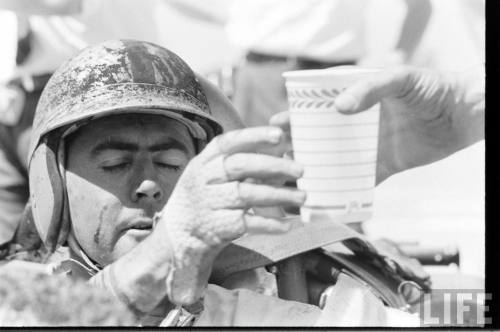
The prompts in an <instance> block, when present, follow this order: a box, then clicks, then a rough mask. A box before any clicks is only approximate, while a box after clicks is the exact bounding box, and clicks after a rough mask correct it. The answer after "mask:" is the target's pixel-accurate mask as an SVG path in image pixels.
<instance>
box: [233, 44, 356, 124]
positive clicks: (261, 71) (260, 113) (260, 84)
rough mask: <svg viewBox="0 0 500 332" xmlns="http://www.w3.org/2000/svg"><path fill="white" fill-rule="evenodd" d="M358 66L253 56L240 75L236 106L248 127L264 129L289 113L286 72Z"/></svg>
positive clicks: (270, 56) (235, 99)
mask: <svg viewBox="0 0 500 332" xmlns="http://www.w3.org/2000/svg"><path fill="white" fill-rule="evenodd" d="M355 63H356V62H355V61H342V62H322V61H316V60H312V59H305V58H286V57H280V56H272V55H267V54H261V53H256V52H249V53H248V54H247V56H246V60H245V62H244V63H243V64H242V65H241V67H239V68H238V71H237V76H236V83H235V85H236V87H235V92H234V97H233V103H234V105H235V107H236V109H237V110H238V112H239V113H240V115H241V117H242V118H243V122H244V123H245V125H247V126H249V127H255V126H264V125H267V124H268V121H269V119H270V118H271V117H272V116H273V115H274V114H276V113H279V112H282V111H286V110H287V109H288V103H287V99H286V89H285V80H284V79H283V77H282V76H281V75H282V74H283V73H284V72H285V71H289V70H305V69H323V68H328V67H335V66H343V65H354V64H355Z"/></svg>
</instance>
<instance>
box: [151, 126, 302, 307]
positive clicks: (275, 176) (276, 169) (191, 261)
mask: <svg viewBox="0 0 500 332" xmlns="http://www.w3.org/2000/svg"><path fill="white" fill-rule="evenodd" d="M284 142H285V139H284V134H283V132H282V130H281V129H279V128H276V127H257V128H248V129H242V130H236V131H232V132H228V133H226V134H224V135H221V136H218V137H216V138H215V139H214V140H213V141H212V142H211V143H210V144H208V145H207V147H206V148H205V149H204V150H203V151H202V152H201V153H200V154H199V155H198V156H196V157H195V158H193V159H192V160H191V162H190V163H189V164H188V166H187V167H186V169H185V171H184V173H183V174H182V176H181V177H180V179H179V181H178V183H177V185H176V187H175V189H174V191H173V193H172V195H171V197H170V199H169V201H168V202H167V205H166V206H165V208H164V209H163V211H162V212H161V214H160V217H159V218H158V219H157V220H158V222H157V224H156V226H155V230H154V232H155V233H157V232H160V233H159V234H160V235H162V236H163V239H164V241H165V243H166V245H167V246H168V247H169V249H168V250H171V252H172V253H173V254H172V256H173V257H172V258H171V259H172V260H171V266H170V268H169V272H168V276H167V280H166V283H167V294H168V296H169V299H170V301H171V302H173V303H175V304H182V305H187V304H192V303H194V302H195V301H196V300H198V299H199V298H200V297H201V296H202V294H203V291H204V289H205V287H206V285H207V281H208V278H209V276H210V272H211V268H212V263H213V261H214V259H215V258H216V256H217V255H218V253H219V252H220V251H221V250H222V249H223V248H224V247H225V246H226V245H227V244H229V243H230V242H231V241H232V240H234V239H236V238H238V237H240V236H242V235H243V234H245V233H247V232H248V233H281V232H286V231H288V230H289V229H290V226H291V225H290V224H288V223H286V221H285V220H284V219H280V218H278V217H276V218H272V217H263V216H259V215H255V214H252V213H251V212H249V211H248V210H249V209H251V208H252V207H271V206H299V205H301V204H303V202H304V200H305V193H304V192H302V191H299V190H297V189H291V188H284V187H280V186H278V185H276V184H277V183H280V182H281V183H282V182H283V180H295V179H297V178H299V177H300V176H302V173H303V168H302V166H300V165H298V164H297V163H295V162H294V161H291V160H286V159H283V158H279V157H275V156H271V155H267V154H259V153H257V152H259V151H261V152H262V151H268V152H267V153H269V154H279V153H277V150H279V149H282V150H283V151H282V152H281V154H283V152H284V151H285V145H284ZM270 151H272V152H270ZM248 180H250V181H248Z"/></svg>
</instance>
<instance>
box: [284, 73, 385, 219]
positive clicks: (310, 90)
mask: <svg viewBox="0 0 500 332" xmlns="http://www.w3.org/2000/svg"><path fill="white" fill-rule="evenodd" d="M378 72H379V70H377V69H367V68H360V67H356V66H343V67H335V68H331V69H322V70H299V71H290V72H286V73H284V74H283V76H284V77H285V79H286V88H287V92H288V103H289V109H290V123H291V135H292V144H293V150H294V159H295V160H296V161H297V162H299V163H300V164H302V165H303V166H304V168H305V172H304V176H303V177H302V178H301V179H299V180H298V181H297V186H298V188H299V189H301V190H304V191H306V193H307V199H306V202H305V203H304V205H303V206H302V207H301V209H300V213H301V216H302V220H303V221H304V222H310V221H314V220H320V219H324V218H327V219H334V220H337V221H340V222H344V223H354V222H363V221H366V220H368V219H370V218H371V217H372V211H373V199H374V188H375V171H376V165H377V143H378V128H379V106H378V105H376V106H374V107H372V108H371V109H369V110H367V111H365V112H361V113H358V114H352V115H345V114H341V113H339V112H338V111H337V110H336V109H335V107H334V106H333V104H334V101H335V98H336V97H337V95H338V94H339V93H340V92H341V91H343V90H344V89H346V88H347V87H349V86H351V85H352V84H354V83H356V82H359V81H362V80H365V79H367V78H369V77H371V76H373V75H376V74H377V73H378Z"/></svg>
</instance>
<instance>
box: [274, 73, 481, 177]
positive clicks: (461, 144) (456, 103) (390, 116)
mask: <svg viewBox="0 0 500 332" xmlns="http://www.w3.org/2000/svg"><path fill="white" fill-rule="evenodd" d="M378 102H380V103H381V104H380V105H381V109H380V128H379V144H378V159H377V160H378V162H377V183H380V182H382V181H383V180H385V179H386V178H388V177H389V176H391V175H392V174H395V173H398V172H401V171H404V170H406V169H409V168H413V167H417V166H421V165H425V164H428V163H432V162H434V161H437V160H440V159H442V158H444V157H447V156H448V155H450V154H452V153H454V152H456V151H458V150H460V149H463V148H465V147H467V146H469V145H471V144H473V143H475V142H477V141H479V140H480V139H482V138H484V68H482V67H481V68H477V69H475V70H473V71H470V72H463V73H440V72H436V71H430V70H424V69H415V68H409V67H403V68H397V69H391V70H387V71H383V72H381V73H380V74H378V75H377V76H375V77H373V78H371V79H369V80H365V81H363V82H359V83H358V84H355V85H353V86H351V87H350V88H348V89H346V90H345V91H344V92H343V93H342V94H340V95H339V96H338V97H337V99H336V101H335V107H336V108H337V110H338V111H339V112H342V113H346V114H350V113H358V112H361V111H364V110H366V109H368V108H370V107H371V106H373V105H375V104H376V103H378ZM270 123H271V125H275V126H279V127H281V128H282V129H283V130H284V131H285V132H286V133H287V134H288V135H289V132H290V120H289V114H288V112H283V113H279V114H277V115H275V116H274V117H273V118H272V119H271V121H270Z"/></svg>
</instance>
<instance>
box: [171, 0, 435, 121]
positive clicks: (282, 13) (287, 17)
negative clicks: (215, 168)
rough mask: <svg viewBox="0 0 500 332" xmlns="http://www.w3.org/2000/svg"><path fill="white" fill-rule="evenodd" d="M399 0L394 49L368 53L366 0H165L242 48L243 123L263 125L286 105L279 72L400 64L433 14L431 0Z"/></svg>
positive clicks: (238, 89)
mask: <svg viewBox="0 0 500 332" xmlns="http://www.w3.org/2000/svg"><path fill="white" fill-rule="evenodd" d="M404 3H405V4H406V7H407V8H406V9H407V11H406V15H405V18H404V22H403V24H402V27H401V32H400V35H399V38H398V42H397V44H396V46H395V49H394V50H392V51H391V53H390V54H384V55H383V56H380V55H377V57H376V58H372V57H371V54H368V53H367V49H366V42H367V41H366V40H365V38H366V35H367V31H366V29H367V25H366V14H367V12H366V9H367V7H368V6H367V5H368V4H369V1H366V0H312V1H311V0H293V1H290V0H272V1H269V0H256V1H239V0H237V1H232V2H230V4H229V11H228V12H227V13H224V12H223V11H217V9H216V10H208V9H207V7H206V6H201V5H200V4H198V3H197V2H195V1H170V4H171V5H172V6H173V7H175V8H177V9H179V10H180V11H181V12H183V13H185V14H187V15H189V16H190V17H195V18H198V19H201V20H204V21H208V22H212V23H216V24H220V25H224V26H225V28H226V32H227V35H228V38H229V39H230V40H231V41H232V42H233V43H234V44H235V45H236V46H237V47H239V48H240V49H241V50H243V51H244V52H246V54H245V59H244V61H243V62H242V63H241V65H240V66H239V67H238V68H237V74H236V75H237V76H236V83H235V88H234V96H233V102H234V104H235V106H236V109H237V110H238V111H239V112H240V114H241V116H242V118H243V121H244V123H245V125H246V126H259V125H265V124H267V123H268V121H269V118H270V117H271V116H272V115H273V114H276V113H277V112H280V111H284V110H286V109H287V100H286V90H285V87H284V79H283V78H282V76H281V74H282V73H283V72H285V71H288V70H301V69H322V68H327V67H334V66H341V65H354V64H365V65H370V66H382V65H383V66H385V65H394V64H402V63H404V62H405V61H406V60H407V58H408V57H409V56H410V55H411V54H412V53H413V51H414V50H415V48H416V46H417V45H418V43H419V41H420V39H421V37H422V35H423V33H424V31H425V29H426V25H427V22H428V20H429V17H430V13H431V6H430V2H429V0H406V1H404ZM380 23H382V22H380Z"/></svg>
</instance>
